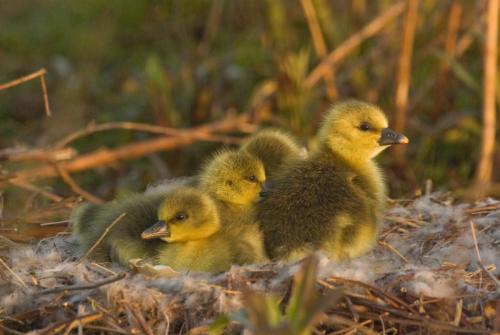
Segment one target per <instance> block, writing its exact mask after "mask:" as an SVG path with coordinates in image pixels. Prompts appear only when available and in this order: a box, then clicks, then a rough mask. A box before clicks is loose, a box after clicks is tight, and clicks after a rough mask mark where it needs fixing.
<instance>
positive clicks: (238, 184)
mask: <svg viewBox="0 0 500 335" xmlns="http://www.w3.org/2000/svg"><path fill="white" fill-rule="evenodd" d="M265 179H266V174H265V172H264V165H263V164H262V162H261V161H260V160H259V159H258V158H257V157H255V156H253V155H252V154H250V153H248V152H246V151H229V150H225V151H221V152H219V153H217V154H215V156H214V157H213V158H212V159H211V160H210V161H209V162H208V163H207V164H206V165H205V167H204V168H203V170H202V172H201V175H200V185H201V187H202V188H203V189H205V190H206V191H208V192H209V193H211V194H212V195H213V196H214V197H215V198H217V199H219V200H222V201H224V202H228V203H231V204H236V205H245V206H246V205H250V204H251V203H253V202H254V201H255V200H256V199H257V197H258V196H259V193H260V191H261V189H262V184H263V183H264V181H265Z"/></svg>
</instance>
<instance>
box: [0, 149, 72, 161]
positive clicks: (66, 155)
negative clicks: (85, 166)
mask: <svg viewBox="0 0 500 335" xmlns="http://www.w3.org/2000/svg"><path fill="white" fill-rule="evenodd" d="M76 155H77V152H76V150H75V149H73V148H63V149H56V150H45V149H31V150H16V149H4V150H1V151H0V161H3V160H8V161H10V162H20V161H62V160H68V159H71V158H74V157H75V156H76Z"/></svg>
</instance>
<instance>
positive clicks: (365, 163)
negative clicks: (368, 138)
mask: <svg viewBox="0 0 500 335" xmlns="http://www.w3.org/2000/svg"><path fill="white" fill-rule="evenodd" d="M346 148H349V147H348V146H344V145H342V143H336V144H335V145H326V144H325V145H323V146H321V147H320V148H319V153H322V152H325V151H326V152H328V153H330V154H333V155H334V156H337V157H339V158H340V159H342V161H344V162H345V163H346V164H347V165H349V166H350V167H351V168H352V169H353V170H354V172H356V173H357V174H358V175H359V176H360V177H362V178H363V180H364V182H365V183H367V184H368V186H369V187H370V189H371V191H372V192H373V196H374V197H375V199H376V200H377V202H379V203H380V204H383V203H385V193H386V189H385V182H384V177H383V174H382V172H381V170H380V168H379V166H378V164H377V163H376V162H375V161H374V160H373V157H370V155H369V154H368V153H366V154H365V153H359V152H353V150H346ZM334 159H335V158H334Z"/></svg>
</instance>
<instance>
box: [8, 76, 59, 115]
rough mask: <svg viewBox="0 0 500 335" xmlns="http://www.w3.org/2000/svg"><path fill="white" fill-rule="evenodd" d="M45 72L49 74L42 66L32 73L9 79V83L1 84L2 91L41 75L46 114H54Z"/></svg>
mask: <svg viewBox="0 0 500 335" xmlns="http://www.w3.org/2000/svg"><path fill="white" fill-rule="evenodd" d="M45 74H47V71H46V70H45V69H44V68H42V69H40V70H38V71H35V72H33V73H30V74H28V75H26V76H23V77H20V78H17V79H15V80H12V81H9V82H8V83H5V84H1V85H0V91H3V90H6V89H8V88H11V87H14V86H17V85H20V84H22V83H25V82H27V81H30V80H32V79H35V78H38V77H40V84H41V85H42V93H43V102H44V106H45V114H47V116H52V113H51V111H50V105H49V95H48V94H47V85H46V83H45Z"/></svg>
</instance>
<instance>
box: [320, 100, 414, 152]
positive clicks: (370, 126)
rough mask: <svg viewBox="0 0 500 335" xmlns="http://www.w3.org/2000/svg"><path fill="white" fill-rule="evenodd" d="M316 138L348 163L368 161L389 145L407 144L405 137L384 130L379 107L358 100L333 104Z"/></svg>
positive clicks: (388, 129) (386, 129) (385, 126)
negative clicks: (349, 161) (349, 160)
mask: <svg viewBox="0 0 500 335" xmlns="http://www.w3.org/2000/svg"><path fill="white" fill-rule="evenodd" d="M319 139H320V142H321V143H322V144H323V145H326V146H327V147H328V148H329V149H330V150H332V151H333V152H336V153H339V154H341V155H342V156H343V157H345V158H348V159H351V160H353V159H354V160H356V159H361V160H363V159H365V158H366V159H371V158H373V157H375V156H377V155H378V154H379V153H380V152H382V151H383V150H384V149H386V148H388V147H389V146H390V145H393V144H406V143H408V142H409V140H408V138H407V137H406V136H404V135H403V134H399V133H397V132H395V131H394V130H392V129H390V128H388V121H387V118H386V116H385V115H384V113H383V112H382V110H380V108H379V107H377V106H375V105H372V104H369V103H366V102H362V101H358V100H348V101H345V102H341V103H338V104H335V105H334V106H333V107H332V109H331V110H330V112H329V113H328V114H327V115H326V117H325V120H324V122H323V125H322V127H321V129H320V131H319Z"/></svg>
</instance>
